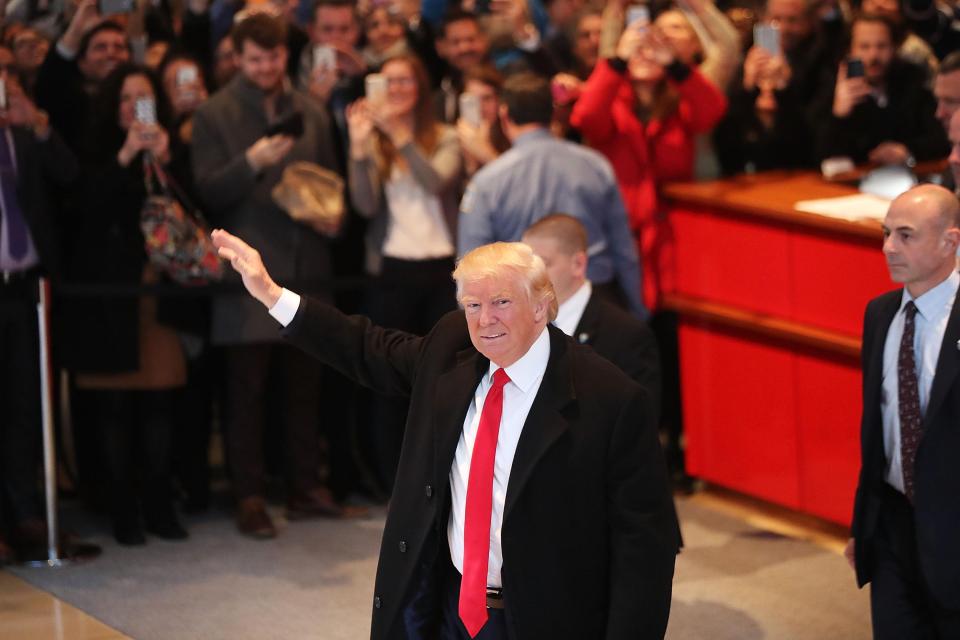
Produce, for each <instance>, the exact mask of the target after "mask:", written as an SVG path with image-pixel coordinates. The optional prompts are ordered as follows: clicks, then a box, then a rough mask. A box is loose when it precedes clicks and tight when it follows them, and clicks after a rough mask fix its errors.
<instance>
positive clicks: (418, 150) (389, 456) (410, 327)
mask: <svg viewBox="0 0 960 640" xmlns="http://www.w3.org/2000/svg"><path fill="white" fill-rule="evenodd" d="M347 122H348V123H349V127H350V164H349V171H348V173H349V183H350V197H351V200H352V202H353V205H354V208H355V209H356V211H357V212H358V213H359V214H360V215H362V216H364V217H366V218H368V219H370V225H369V227H368V229H367V235H366V250H367V253H366V267H367V271H368V272H369V273H370V274H372V275H375V276H376V278H377V286H376V288H375V289H373V291H372V292H371V293H370V294H369V297H368V299H367V303H368V309H369V312H370V315H371V317H373V318H374V319H376V321H377V322H379V323H380V324H382V325H384V326H388V327H391V328H395V329H402V330H404V331H408V332H411V333H415V334H418V335H423V334H425V333H426V332H427V331H429V330H430V328H431V327H432V326H433V324H434V323H435V322H436V321H437V320H439V319H440V317H441V316H443V315H444V314H445V313H447V312H448V311H452V310H453V309H455V308H456V305H457V302H456V298H455V291H454V287H453V281H452V280H451V279H450V273H451V272H452V271H453V267H454V256H455V254H456V248H455V247H456V245H455V243H456V238H457V212H458V205H459V201H458V197H459V192H460V175H461V166H462V162H461V157H460V144H459V142H458V140H457V134H456V132H455V131H454V130H453V128H452V127H449V126H446V125H443V124H441V123H438V122H436V120H435V117H434V113H433V103H432V100H431V93H430V81H429V78H428V77H427V73H426V70H425V69H424V67H423V65H422V64H421V63H420V61H419V59H418V58H416V57H414V56H411V55H401V56H398V57H395V58H391V59H389V60H387V61H386V62H385V63H384V64H383V68H382V75H380V77H379V78H378V77H375V76H368V83H367V97H366V98H365V99H362V100H358V101H357V102H354V103H353V104H351V105H350V106H349V107H348V108H347ZM401 408H402V407H401ZM396 409H397V407H396V404H395V403H389V399H387V398H381V399H380V400H379V401H378V403H377V404H376V407H375V408H374V413H375V420H374V424H377V425H378V429H377V444H378V446H379V447H380V449H381V456H380V460H379V465H378V466H379V472H380V475H381V480H382V482H383V483H384V485H385V486H388V487H389V485H391V484H392V480H393V477H394V473H395V471H396V464H397V461H398V456H399V451H400V442H401V440H400V438H401V436H402V433H403V420H402V416H403V415H404V413H405V411H403V410H399V411H398V410H396ZM384 423H386V424H390V427H391V428H382V427H383V426H384ZM394 423H396V424H394Z"/></svg>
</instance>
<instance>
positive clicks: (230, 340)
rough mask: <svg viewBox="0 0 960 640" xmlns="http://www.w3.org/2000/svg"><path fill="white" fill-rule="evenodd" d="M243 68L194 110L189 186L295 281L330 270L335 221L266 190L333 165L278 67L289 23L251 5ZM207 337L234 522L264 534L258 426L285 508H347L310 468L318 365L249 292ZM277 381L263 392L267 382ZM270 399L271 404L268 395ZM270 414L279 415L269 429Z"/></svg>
mask: <svg viewBox="0 0 960 640" xmlns="http://www.w3.org/2000/svg"><path fill="white" fill-rule="evenodd" d="M233 41H234V48H235V50H236V52H237V57H238V61H239V66H240V69H239V72H238V73H237V75H236V76H235V77H234V78H233V80H231V81H230V83H229V84H228V85H227V86H225V87H224V88H223V89H221V90H220V91H219V92H217V93H216V94H215V95H214V96H213V97H211V98H210V100H208V101H207V102H206V103H204V104H203V105H202V106H201V107H200V108H199V109H198V110H197V112H196V114H195V115H194V119H193V169H194V177H195V180H196V185H197V189H198V191H199V192H200V195H201V197H202V198H203V199H204V200H205V201H206V203H207V205H208V206H209V208H210V217H211V218H213V219H214V220H215V221H216V223H217V224H221V225H223V226H224V227H226V228H228V229H231V230H235V231H236V232H237V233H242V234H244V235H246V236H247V237H251V238H256V239H257V243H258V245H259V247H260V250H261V251H262V253H263V258H264V261H265V262H266V263H267V264H269V265H270V268H271V269H273V270H275V271H277V272H278V273H283V274H284V277H285V278H289V279H293V280H301V281H303V280H316V279H320V278H325V277H329V275H330V258H329V249H328V246H327V240H326V238H325V237H324V235H325V234H328V233H331V232H333V231H334V230H333V229H326V228H316V229H314V228H311V227H310V226H307V225H305V224H301V223H300V222H295V221H294V220H293V219H291V218H290V217H289V216H288V215H287V213H286V212H284V211H283V210H281V209H280V208H279V207H278V206H277V205H276V204H274V202H273V200H272V199H271V190H272V189H273V187H274V186H275V185H276V184H277V183H278V182H279V181H280V179H281V175H282V173H283V169H284V168H285V167H286V166H287V165H288V164H290V163H292V162H296V161H308V162H313V163H316V164H319V165H322V166H324V167H325V168H327V169H330V170H334V171H336V170H337V162H336V156H335V152H334V148H333V144H332V143H331V136H330V124H329V122H330V121H329V117H328V116H327V113H326V111H325V110H324V109H323V107H322V106H321V105H319V104H318V103H317V102H316V101H315V100H313V99H312V98H310V97H308V96H306V95H305V94H303V93H301V92H299V91H294V90H291V89H290V87H289V82H288V81H287V80H286V78H285V69H286V64H287V47H286V44H285V42H286V33H285V28H284V24H283V22H282V20H281V19H278V18H275V17H272V16H270V15H267V14H266V13H256V14H254V15H252V16H250V17H248V18H246V19H244V20H243V21H242V22H241V23H240V24H238V25H237V26H236V27H235V28H234V31H233ZM296 114H299V117H300V118H301V119H302V124H303V126H302V132H301V134H300V135H299V136H297V135H296V134H295V131H294V130H292V129H295V128H289V129H288V131H290V133H278V134H276V135H272V134H270V133H268V129H269V127H270V126H271V124H274V123H278V122H281V121H288V122H289V121H290V119H291V118H296ZM211 333H212V339H213V341H214V343H216V344H220V345H224V346H225V347H226V349H225V364H226V382H225V386H226V389H225V395H226V397H225V409H224V427H225V429H224V432H225V442H226V448H227V453H228V455H227V459H228V460H229V464H230V472H231V476H232V479H233V483H234V491H235V494H236V497H237V503H238V510H237V527H238V528H239V530H240V531H241V532H242V533H244V534H246V535H249V536H252V537H256V538H272V537H274V536H275V535H276V528H275V527H274V525H273V522H272V521H271V519H270V516H269V515H268V514H267V511H266V508H265V503H264V497H263V496H264V487H263V471H264V469H263V449H262V434H263V430H264V428H267V425H268V424H270V425H271V426H270V427H269V429H270V431H274V432H276V431H278V430H279V431H280V432H281V433H283V435H284V449H283V450H284V452H285V460H284V463H285V467H284V472H285V476H286V480H287V518H288V519H297V518H304V517H308V516H318V515H325V516H341V515H343V514H344V510H343V509H342V508H341V507H340V506H339V505H338V504H336V503H335V502H334V501H333V498H332V497H331V495H330V493H329V491H328V490H327V489H326V488H324V487H321V486H320V484H319V482H318V480H317V476H316V470H317V465H318V459H319V450H318V434H317V428H318V425H319V423H320V406H319V400H318V398H319V395H318V391H319V388H320V371H319V368H318V367H316V365H315V364H313V363H312V362H310V360H309V359H307V358H306V357H305V356H303V355H302V354H300V353H299V352H298V351H296V350H294V349H292V348H290V347H288V346H285V345H280V344H278V343H279V342H280V333H279V331H278V330H277V327H276V325H275V324H274V323H272V322H271V321H270V320H269V319H268V318H264V317H263V315H262V313H260V312H259V311H258V309H257V305H256V302H254V301H252V300H250V299H249V298H248V297H246V296H237V295H224V296H221V297H219V298H216V299H214V301H213V318H212V329H211ZM270 379H274V380H277V381H278V382H279V383H280V387H279V388H281V389H282V390H283V392H282V393H281V394H276V396H270V399H271V400H275V401H276V402H274V403H268V401H267V399H268V394H267V387H268V385H267V381H268V380H270ZM271 404H272V405H274V406H270V405H271ZM271 423H279V424H278V425H277V429H275V428H273V426H272V424H271Z"/></svg>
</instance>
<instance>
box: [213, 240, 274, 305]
mask: <svg viewBox="0 0 960 640" xmlns="http://www.w3.org/2000/svg"><path fill="white" fill-rule="evenodd" d="M210 237H211V239H212V240H213V245H214V246H215V247H216V248H217V253H218V254H219V255H220V257H221V258H223V259H224V260H226V261H227V262H229V263H230V266H231V267H233V269H234V271H236V272H237V273H239V274H240V277H241V278H242V279H243V286H244V287H246V288H247V291H248V292H250V295H252V296H253V297H254V298H256V299H257V300H259V301H260V303H261V304H263V306H265V307H266V308H267V309H272V308H273V306H274V305H275V304H277V300H279V299H280V294H281V293H283V289H282V288H281V287H280V286H279V285H278V284H277V283H276V282H274V281H273V278H271V277H270V274H269V273H267V269H266V267H264V266H263V259H261V258H260V252H259V251H257V250H256V249H254V248H253V247H251V246H250V245H248V244H247V243H246V242H244V241H243V240H241V239H240V238H238V237H237V236H235V235H232V234H230V233H227V232H226V231H224V230H223V229H214V230H213V233H211V234H210Z"/></svg>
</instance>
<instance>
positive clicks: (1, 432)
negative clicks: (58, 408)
mask: <svg viewBox="0 0 960 640" xmlns="http://www.w3.org/2000/svg"><path fill="white" fill-rule="evenodd" d="M37 297H38V293H37V278H36V277H33V276H28V277H18V278H15V279H13V280H11V281H10V282H4V281H3V280H2V279H0V526H10V525H13V524H17V523H20V522H23V521H24V520H27V519H32V518H36V517H39V516H40V496H39V492H38V490H37V484H36V481H37V468H38V465H39V463H40V437H41V435H40V415H41V414H40V355H39V353H40V352H39V349H40V347H39V336H38V329H37V308H36V301H37Z"/></svg>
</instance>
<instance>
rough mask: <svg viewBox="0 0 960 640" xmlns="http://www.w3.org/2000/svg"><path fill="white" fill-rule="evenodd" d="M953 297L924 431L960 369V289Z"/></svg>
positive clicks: (928, 426) (930, 423) (929, 425)
mask: <svg viewBox="0 0 960 640" xmlns="http://www.w3.org/2000/svg"><path fill="white" fill-rule="evenodd" d="M957 293H958V295H957V296H956V297H955V298H954V299H953V309H951V311H950V319H949V320H947V328H946V330H945V331H944V333H943V342H942V343H941V344H940V356H939V357H938V358H937V371H936V373H935V374H934V376H933V386H932V387H931V388H930V400H929V401H928V402H927V411H926V413H925V414H924V418H923V422H924V425H923V433H926V432H927V430H928V429H929V428H930V427H931V426H932V424H933V423H932V422H931V419H932V418H931V417H932V416H934V415H936V413H937V411H938V410H939V409H940V405H941V404H943V401H944V399H946V397H947V392H948V391H949V390H950V387H951V386H952V385H953V381H954V380H955V379H956V377H957V372H958V371H960V305H958V304H957V300H958V298H960V291H958V292H957Z"/></svg>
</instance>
